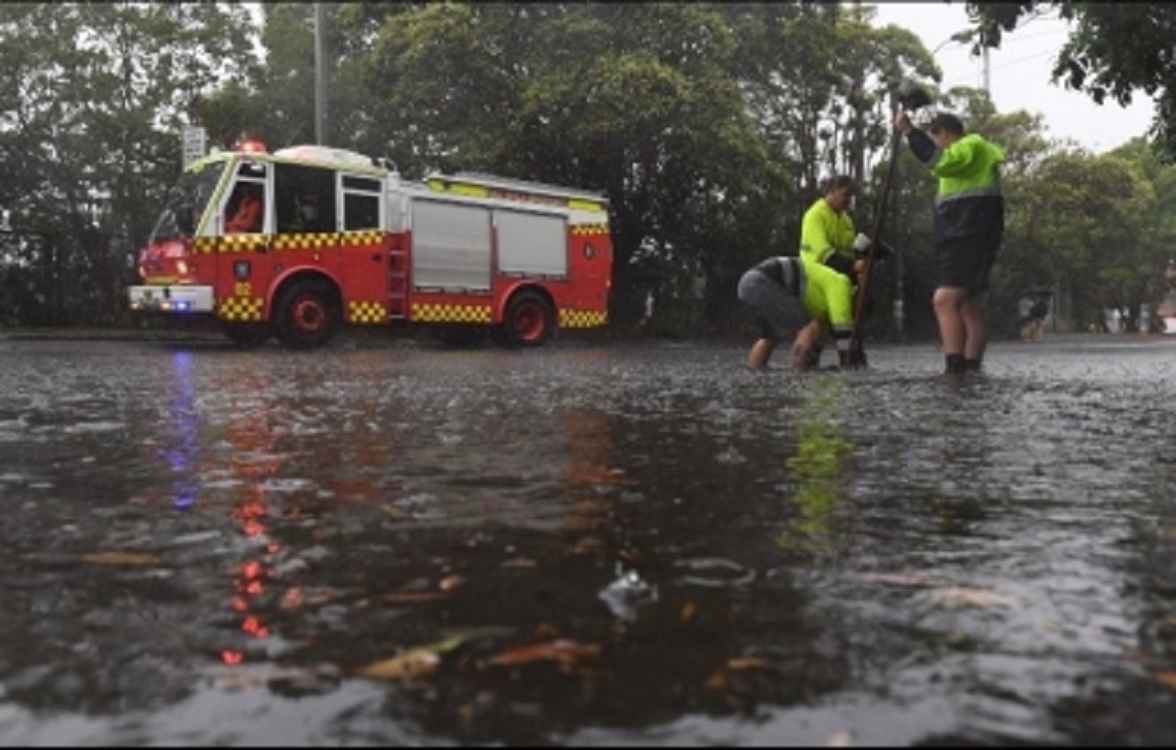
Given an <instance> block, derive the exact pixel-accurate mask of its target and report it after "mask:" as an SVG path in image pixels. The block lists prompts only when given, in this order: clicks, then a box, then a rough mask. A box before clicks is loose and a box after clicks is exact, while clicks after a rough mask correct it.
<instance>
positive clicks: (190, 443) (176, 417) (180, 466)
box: [163, 352, 199, 510]
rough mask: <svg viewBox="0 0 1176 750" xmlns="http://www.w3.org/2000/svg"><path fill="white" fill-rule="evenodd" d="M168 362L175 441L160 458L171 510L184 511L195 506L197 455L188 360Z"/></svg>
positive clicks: (180, 356) (178, 356)
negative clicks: (167, 474)
mask: <svg viewBox="0 0 1176 750" xmlns="http://www.w3.org/2000/svg"><path fill="white" fill-rule="evenodd" d="M172 362H173V364H174V366H175V376H176V388H175V391H174V397H173V399H172V401H171V422H172V424H174V425H175V431H176V438H177V440H176V444H175V445H173V446H172V447H171V448H167V449H164V451H163V454H164V456H166V457H167V459H168V464H169V466H170V467H171V470H172V474H173V476H174V479H173V480H172V488H173V498H172V507H173V508H175V509H177V510H187V509H188V508H191V507H192V505H193V504H195V502H196V487H197V483H196V479H195V477H193V476H192V474H191V471H192V467H193V465H194V464H195V460H196V454H197V452H198V451H199V442H198V436H197V419H196V410H195V403H196V397H195V388H194V387H193V385H192V357H191V355H190V354H189V353H188V352H176V353H175V356H174V357H172Z"/></svg>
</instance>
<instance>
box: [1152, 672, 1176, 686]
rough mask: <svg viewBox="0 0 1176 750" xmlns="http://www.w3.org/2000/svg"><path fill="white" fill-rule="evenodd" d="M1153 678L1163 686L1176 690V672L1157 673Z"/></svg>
mask: <svg viewBox="0 0 1176 750" xmlns="http://www.w3.org/2000/svg"><path fill="white" fill-rule="evenodd" d="M1152 677H1153V678H1155V680H1156V682H1158V683H1160V684H1161V685H1164V686H1166V687H1170V688H1172V689H1173V690H1176V672H1157V673H1155V674H1153V675H1152Z"/></svg>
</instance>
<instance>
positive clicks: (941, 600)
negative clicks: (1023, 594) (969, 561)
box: [927, 586, 1018, 608]
mask: <svg viewBox="0 0 1176 750" xmlns="http://www.w3.org/2000/svg"><path fill="white" fill-rule="evenodd" d="M927 598H928V600H930V601H932V602H934V603H936V604H946V605H949V606H953V607H980V608H986V607H1009V608H1015V607H1017V606H1018V602H1017V600H1016V599H1014V598H1012V597H1010V596H1005V595H1004V594H998V593H996V592H995V591H993V590H991V589H974V588H968V587H966V586H950V587H948V588H942V589H935V590H934V591H929V592H928V593H927Z"/></svg>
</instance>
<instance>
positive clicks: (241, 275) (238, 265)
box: [233, 260, 252, 281]
mask: <svg viewBox="0 0 1176 750" xmlns="http://www.w3.org/2000/svg"><path fill="white" fill-rule="evenodd" d="M251 271H252V269H251V268H250V263H249V261H247V260H237V261H233V278H235V279H237V280H238V281H245V280H246V279H248V278H249V274H250V273H251Z"/></svg>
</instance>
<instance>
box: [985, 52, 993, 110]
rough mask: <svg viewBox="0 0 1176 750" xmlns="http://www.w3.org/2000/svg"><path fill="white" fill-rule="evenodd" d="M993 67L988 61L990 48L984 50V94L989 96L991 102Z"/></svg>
mask: <svg viewBox="0 0 1176 750" xmlns="http://www.w3.org/2000/svg"><path fill="white" fill-rule="evenodd" d="M991 69H992V68H991V66H990V65H989V60H988V48H987V47H985V48H984V93H985V94H988V98H989V100H991V99H992V76H991Z"/></svg>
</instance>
